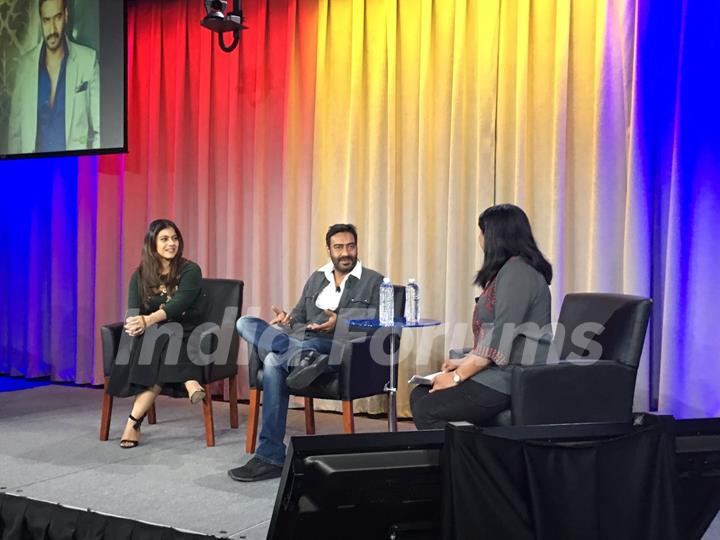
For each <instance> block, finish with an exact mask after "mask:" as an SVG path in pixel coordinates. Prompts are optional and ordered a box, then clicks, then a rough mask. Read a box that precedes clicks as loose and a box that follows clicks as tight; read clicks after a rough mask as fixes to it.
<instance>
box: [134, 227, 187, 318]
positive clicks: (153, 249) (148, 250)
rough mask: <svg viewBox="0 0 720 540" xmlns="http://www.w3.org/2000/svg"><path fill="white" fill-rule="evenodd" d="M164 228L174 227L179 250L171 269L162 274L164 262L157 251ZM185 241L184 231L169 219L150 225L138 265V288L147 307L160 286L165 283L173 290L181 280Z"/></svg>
mask: <svg viewBox="0 0 720 540" xmlns="http://www.w3.org/2000/svg"><path fill="white" fill-rule="evenodd" d="M163 229H173V230H174V231H175V233H176V234H177V236H178V250H177V254H176V255H175V257H174V258H173V259H172V260H171V261H170V271H169V272H168V273H167V274H166V275H162V273H161V272H162V270H163V267H162V262H161V259H162V257H160V255H159V254H158V252H157V237H158V234H160V231H162V230H163ZM184 246H185V242H183V237H182V233H181V232H180V229H178V226H177V225H175V223H173V222H172V221H170V220H169V219H156V220H155V221H153V222H152V223H150V225H148V230H147V233H145V241H144V242H143V248H142V256H141V257H140V266H138V269H137V272H138V288H139V293H140V298H142V300H143V304H145V307H147V300H148V298H150V297H151V296H153V295H155V294H157V292H158V288H159V287H160V286H161V285H163V284H164V285H165V287H166V288H167V290H168V291H173V290H174V289H175V288H176V287H177V286H178V283H179V282H180V269H181V268H182V265H183V264H184V263H185V259H183V256H182V254H183V247H184Z"/></svg>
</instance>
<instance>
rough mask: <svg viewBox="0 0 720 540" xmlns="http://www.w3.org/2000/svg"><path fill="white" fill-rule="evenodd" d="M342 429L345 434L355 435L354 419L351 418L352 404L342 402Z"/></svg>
mask: <svg viewBox="0 0 720 540" xmlns="http://www.w3.org/2000/svg"><path fill="white" fill-rule="evenodd" d="M342 409H343V429H344V430H345V433H355V417H354V416H353V402H352V400H350V401H343V402H342Z"/></svg>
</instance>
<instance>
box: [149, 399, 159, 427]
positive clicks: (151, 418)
mask: <svg viewBox="0 0 720 540" xmlns="http://www.w3.org/2000/svg"><path fill="white" fill-rule="evenodd" d="M147 419H148V424H157V414H156V413H155V402H153V404H152V405H150V408H149V409H148V412H147Z"/></svg>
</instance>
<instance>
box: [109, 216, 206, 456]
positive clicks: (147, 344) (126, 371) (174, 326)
mask: <svg viewBox="0 0 720 540" xmlns="http://www.w3.org/2000/svg"><path fill="white" fill-rule="evenodd" d="M182 254H183V238H182V234H181V233H180V229H178V227H177V225H175V224H174V223H173V222H172V221H169V220H166V219H158V220H155V221H153V222H152V223H150V225H149V227H148V231H147V234H146V235H145V241H144V244H143V249H142V258H141V260H140V265H139V266H138V268H137V270H135V272H134V273H133V275H132V277H131V279H130V287H129V291H128V316H127V318H126V320H125V326H124V331H125V332H126V333H127V334H128V335H129V336H131V338H132V339H131V340H130V341H127V340H122V341H121V346H120V350H119V351H118V356H117V357H116V359H115V362H113V365H112V369H111V372H110V380H109V384H108V392H109V393H110V394H111V395H113V396H118V397H127V396H135V402H134V403H133V407H132V411H131V412H130V417H129V419H128V422H127V425H126V426H125V430H124V432H123V435H122V439H121V441H120V446H121V447H123V448H134V447H135V446H137V445H138V441H139V438H140V425H141V423H142V421H143V419H144V418H145V414H146V413H147V411H148V410H149V409H150V407H151V406H152V404H153V402H154V401H155V398H156V397H157V396H158V394H160V393H161V392H162V393H164V394H168V395H172V396H175V397H179V396H190V401H191V402H192V403H198V402H199V401H201V400H202V399H203V398H204V397H205V392H204V390H203V388H202V386H201V385H200V383H199V382H198V380H199V379H200V376H201V373H202V368H201V366H199V365H196V364H195V363H193V362H192V361H191V358H190V357H189V356H188V350H187V342H188V338H189V337H190V335H191V334H192V331H193V330H194V329H195V328H196V327H197V325H198V324H200V323H201V322H202V316H203V312H204V310H203V306H202V304H203V299H204V295H203V294H202V291H201V281H202V271H201V270H200V267H199V266H198V265H197V264H195V263H194V262H192V261H189V260H187V259H185V258H183V256H182ZM123 343H124V345H123ZM128 347H129V350H128Z"/></svg>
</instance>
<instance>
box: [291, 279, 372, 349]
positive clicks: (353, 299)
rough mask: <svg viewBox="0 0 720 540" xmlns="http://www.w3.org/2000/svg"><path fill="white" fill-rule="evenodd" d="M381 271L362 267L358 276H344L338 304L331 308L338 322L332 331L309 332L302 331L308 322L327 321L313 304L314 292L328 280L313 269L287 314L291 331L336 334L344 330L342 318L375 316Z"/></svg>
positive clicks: (344, 325)
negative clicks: (336, 315)
mask: <svg viewBox="0 0 720 540" xmlns="http://www.w3.org/2000/svg"><path fill="white" fill-rule="evenodd" d="M382 280H383V276H382V274H380V273H378V272H376V271H375V270H371V269H370V268H368V267H367V266H363V268H362V274H361V276H360V279H358V278H357V277H355V276H353V275H349V276H348V277H347V281H346V282H345V289H344V290H343V293H342V296H341V297H340V303H339V304H338V307H337V309H336V310H335V311H336V312H337V314H338V322H337V324H336V325H335V330H334V332H332V333H330V332H310V331H305V330H304V329H305V326H306V325H308V324H310V323H319V324H322V323H324V322H326V321H327V319H328V318H327V315H325V312H323V310H322V309H320V308H319V307H317V306H316V305H315V302H316V301H317V297H318V295H319V294H320V293H321V292H322V290H323V289H324V288H325V287H327V286H328V284H329V283H330V282H329V281H328V280H327V278H326V277H325V273H324V272H321V271H319V270H316V271H315V272H313V273H312V274H311V275H310V277H309V278H308V280H307V281H306V282H305V286H304V287H303V290H302V294H301V295H300V299H299V300H298V303H297V305H296V306H295V307H294V308H293V310H292V312H291V313H290V316H291V317H292V319H293V328H292V333H293V334H297V333H301V332H304V333H305V334H306V335H307V337H311V336H314V337H327V338H333V337H339V336H338V335H337V334H338V332H343V331H344V332H347V331H348V326H347V324H341V321H342V320H343V319H346V320H347V319H366V318H372V317H375V316H376V314H377V311H378V307H379V305H380V284H381V283H382Z"/></svg>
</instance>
